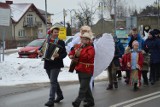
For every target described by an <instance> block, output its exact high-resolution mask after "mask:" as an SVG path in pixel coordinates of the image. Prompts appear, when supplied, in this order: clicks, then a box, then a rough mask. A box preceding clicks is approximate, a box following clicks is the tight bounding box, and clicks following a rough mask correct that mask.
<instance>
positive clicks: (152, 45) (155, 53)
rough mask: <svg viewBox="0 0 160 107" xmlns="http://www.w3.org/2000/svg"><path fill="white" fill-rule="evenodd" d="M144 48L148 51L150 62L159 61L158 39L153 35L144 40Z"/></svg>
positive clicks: (159, 44) (159, 41)
mask: <svg viewBox="0 0 160 107" xmlns="http://www.w3.org/2000/svg"><path fill="white" fill-rule="evenodd" d="M144 50H145V51H146V52H149V53H150V54H151V55H150V63H160V40H159V39H157V38H155V37H153V38H152V39H149V38H148V39H147V40H146V41H145V42H144Z"/></svg>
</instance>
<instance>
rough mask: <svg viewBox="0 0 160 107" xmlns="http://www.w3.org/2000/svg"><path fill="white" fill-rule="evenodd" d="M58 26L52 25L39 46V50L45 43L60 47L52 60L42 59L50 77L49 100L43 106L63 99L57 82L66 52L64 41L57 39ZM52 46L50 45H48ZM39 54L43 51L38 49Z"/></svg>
mask: <svg viewBox="0 0 160 107" xmlns="http://www.w3.org/2000/svg"><path fill="white" fill-rule="evenodd" d="M59 30H60V29H59V28H58V27H53V28H52V29H50V35H49V36H48V38H47V40H46V41H45V43H44V44H43V46H42V47H41V48H40V50H41V49H42V48H43V47H44V46H45V44H46V43H47V44H48V45H49V44H55V45H58V46H59V47H60V50H59V51H58V53H55V54H54V55H53V57H54V60H47V59H44V69H45V70H46V73H47V74H48V77H49V79H50V84H51V86H50V94H49V100H48V102H46V103H45V106H52V107H54V103H59V102H60V101H61V100H63V99H64V97H63V93H62V90H61V88H60V85H59V83H58V76H59V73H60V69H61V68H62V67H64V64H63V59H64V58H65V57H66V55H67V52H66V49H65V43H64V41H63V40H60V39H58V34H59ZM50 47H52V45H50ZM49 53H50V51H49V48H48V49H47V50H46V54H49ZM39 54H40V55H42V54H44V52H41V51H39ZM56 94H57V98H56V99H55V96H56Z"/></svg>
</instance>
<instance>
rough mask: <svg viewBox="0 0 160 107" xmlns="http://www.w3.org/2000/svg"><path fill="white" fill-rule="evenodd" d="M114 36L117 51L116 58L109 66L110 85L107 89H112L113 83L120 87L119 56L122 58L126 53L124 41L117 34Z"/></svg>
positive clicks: (115, 86)
mask: <svg viewBox="0 0 160 107" xmlns="http://www.w3.org/2000/svg"><path fill="white" fill-rule="evenodd" d="M113 38H114V41H115V53H114V58H113V60H112V62H111V64H110V66H109V67H108V77H109V85H108V87H107V90H112V89H113V85H114V88H118V82H117V77H116V73H117V71H118V70H119V69H120V62H119V58H121V57H122V55H123V54H124V47H123V45H122V43H121V42H120V41H119V40H118V39H117V36H113ZM120 73H121V71H120Z"/></svg>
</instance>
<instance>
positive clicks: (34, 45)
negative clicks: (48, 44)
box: [27, 39, 44, 47]
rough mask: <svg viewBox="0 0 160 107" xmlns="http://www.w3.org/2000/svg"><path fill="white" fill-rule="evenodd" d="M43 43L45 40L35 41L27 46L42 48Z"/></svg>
mask: <svg viewBox="0 0 160 107" xmlns="http://www.w3.org/2000/svg"><path fill="white" fill-rule="evenodd" d="M43 42H44V39H39V40H34V41H32V42H30V43H29V44H28V45H27V46H33V47H36V46H42V44H43Z"/></svg>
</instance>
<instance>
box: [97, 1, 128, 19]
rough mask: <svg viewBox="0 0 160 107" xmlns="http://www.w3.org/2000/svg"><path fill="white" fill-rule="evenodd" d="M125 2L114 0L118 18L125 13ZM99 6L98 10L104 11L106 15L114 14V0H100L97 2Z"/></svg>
mask: <svg viewBox="0 0 160 107" xmlns="http://www.w3.org/2000/svg"><path fill="white" fill-rule="evenodd" d="M126 4H127V3H126V2H125V0H116V8H117V10H116V11H117V17H118V18H122V17H125V16H126V15H127V14H126V13H127V7H126ZM99 8H100V10H101V11H102V9H103V11H104V13H105V15H106V17H110V15H111V14H114V0H101V1H100V2H99ZM101 11H100V13H99V15H100V16H101V14H104V13H103V12H101Z"/></svg>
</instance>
